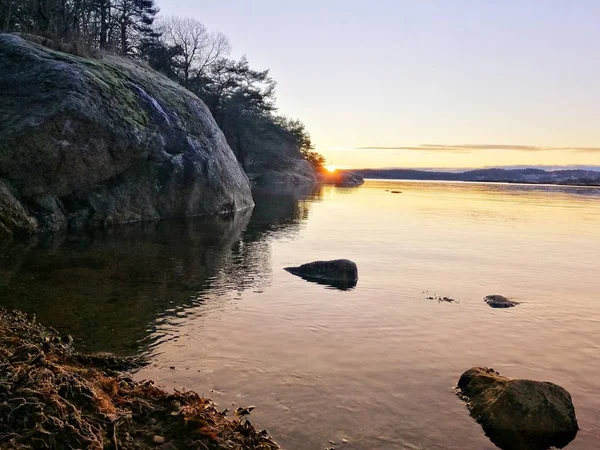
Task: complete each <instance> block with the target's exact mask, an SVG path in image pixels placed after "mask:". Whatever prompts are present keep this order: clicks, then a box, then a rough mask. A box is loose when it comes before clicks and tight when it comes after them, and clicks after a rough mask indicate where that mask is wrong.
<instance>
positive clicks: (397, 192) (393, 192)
mask: <svg viewBox="0 0 600 450" xmlns="http://www.w3.org/2000/svg"><path fill="white" fill-rule="evenodd" d="M392 194H402V191H392Z"/></svg>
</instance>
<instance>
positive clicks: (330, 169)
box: [325, 165, 338, 172]
mask: <svg viewBox="0 0 600 450" xmlns="http://www.w3.org/2000/svg"><path fill="white" fill-rule="evenodd" d="M337 169H338V168H337V166H332V165H329V166H325V170H327V172H335V171H336V170H337Z"/></svg>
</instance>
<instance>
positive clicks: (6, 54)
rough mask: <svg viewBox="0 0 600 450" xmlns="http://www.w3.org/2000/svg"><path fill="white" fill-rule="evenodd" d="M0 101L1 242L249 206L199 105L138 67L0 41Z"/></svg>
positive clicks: (246, 190)
mask: <svg viewBox="0 0 600 450" xmlns="http://www.w3.org/2000/svg"><path fill="white" fill-rule="evenodd" d="M0 92H2V94H3V95H0V167H1V168H2V171H1V172H2V173H1V178H0V234H18V233H24V234H31V233H36V232H44V231H55V230H59V229H64V228H67V227H73V228H76V227H83V226H98V225H109V224H116V223H127V222H136V221H142V220H148V219H161V218H169V217H184V216H196V215H202V214H220V213H231V212H232V211H234V210H239V209H243V208H247V207H250V206H252V205H253V202H252V195H251V192H250V183H249V181H248V178H247V176H246V175H245V173H244V171H243V170H242V168H241V166H240V164H239V163H238V161H237V159H236V157H235V155H234V154H233V152H232V151H231V149H230V148H229V146H228V145H227V142H226V140H225V137H224V136H223V133H222V132H221V130H220V129H219V128H218V126H217V124H216V122H215V121H214V119H213V117H212V115H211V113H210V111H209V110H208V108H207V107H206V105H205V104H204V103H203V102H202V101H201V100H200V99H199V98H198V97H196V96H195V95H194V94H192V93H190V92H189V91H187V90H186V89H184V88H183V87H181V86H180V85H178V84H177V83H175V82H174V81H171V80H169V79H168V78H167V77H164V76H162V75H160V74H159V73H157V72H154V71H152V70H150V69H149V68H148V67H147V66H145V65H143V64H142V63H137V62H136V61H133V60H129V59H124V58H118V57H115V56H109V55H105V56H103V57H102V59H86V58H81V57H77V56H73V55H69V54H66V53H60V52H57V51H54V50H50V49H49V48H46V47H42V46H40V45H37V44H34V43H31V42H28V41H25V40H23V39H21V38H19V37H17V36H14V35H7V34H2V35H0Z"/></svg>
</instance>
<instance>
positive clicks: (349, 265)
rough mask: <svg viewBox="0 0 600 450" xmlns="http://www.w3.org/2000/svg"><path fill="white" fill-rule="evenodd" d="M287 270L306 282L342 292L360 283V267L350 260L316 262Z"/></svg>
mask: <svg viewBox="0 0 600 450" xmlns="http://www.w3.org/2000/svg"><path fill="white" fill-rule="evenodd" d="M285 270H287V271H288V272H290V273H291V274H294V275H297V276H299V277H302V278H303V279H305V280H308V281H314V282H317V283H321V284H325V285H328V286H332V287H336V288H338V289H342V290H345V289H350V288H353V287H355V286H356V283H357V282H358V267H357V266H356V264H355V263H354V262H352V261H350V260H348V259H336V260H333V261H315V262H311V263H308V264H303V265H301V266H299V267H286V268H285Z"/></svg>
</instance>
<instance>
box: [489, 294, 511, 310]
mask: <svg viewBox="0 0 600 450" xmlns="http://www.w3.org/2000/svg"><path fill="white" fill-rule="evenodd" d="M484 300H485V302H486V303H487V304H488V305H490V306H491V307H492V308H512V307H514V306H517V305H518V304H519V303H518V302H515V301H512V300H509V299H507V298H506V297H504V296H502V295H488V296H487V297H485V298H484Z"/></svg>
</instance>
